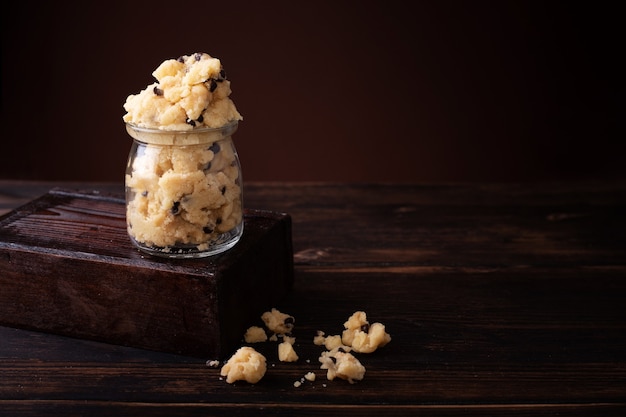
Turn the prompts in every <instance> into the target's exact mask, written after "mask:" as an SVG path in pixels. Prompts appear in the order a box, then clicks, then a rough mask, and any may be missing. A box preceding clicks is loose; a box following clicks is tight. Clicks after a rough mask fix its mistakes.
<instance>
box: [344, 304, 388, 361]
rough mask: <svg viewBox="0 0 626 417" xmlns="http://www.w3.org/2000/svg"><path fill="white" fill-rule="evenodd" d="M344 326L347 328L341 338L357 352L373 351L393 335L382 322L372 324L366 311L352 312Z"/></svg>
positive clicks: (383, 344)
mask: <svg viewBox="0 0 626 417" xmlns="http://www.w3.org/2000/svg"><path fill="white" fill-rule="evenodd" d="M343 326H344V327H345V330H344V331H343V333H342V335H341V340H342V342H343V344H344V345H346V346H350V347H352V349H353V350H354V351H355V352H361V353H372V352H374V351H375V350H376V349H378V348H379V347H383V346H385V345H386V344H387V343H389V342H390V341H391V336H390V335H389V334H388V333H387V332H386V331H385V325H384V324H382V323H373V324H371V325H370V323H369V321H367V315H366V314H365V312H364V311H357V312H355V313H354V314H352V316H350V317H349V318H348V320H347V321H346V322H345V323H344V325H343Z"/></svg>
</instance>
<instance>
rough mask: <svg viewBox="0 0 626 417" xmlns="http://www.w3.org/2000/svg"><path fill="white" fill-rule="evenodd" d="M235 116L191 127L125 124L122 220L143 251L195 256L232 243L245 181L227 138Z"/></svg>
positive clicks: (237, 232) (238, 224) (240, 216)
mask: <svg viewBox="0 0 626 417" xmlns="http://www.w3.org/2000/svg"><path fill="white" fill-rule="evenodd" d="M237 125H238V123H237V122H236V121H235V122H232V123H230V124H227V125H225V126H222V127H220V128H198V129H193V130H188V131H168V130H160V129H150V128H143V127H138V126H135V125H132V124H129V123H127V124H126V130H127V132H128V134H129V135H130V136H131V137H132V138H133V144H132V147H131V150H130V153H129V157H128V165H127V167H126V181H125V183H126V222H127V227H128V234H129V236H130V239H131V241H132V242H133V244H134V245H135V246H137V247H138V248H139V249H140V250H142V251H143V252H146V253H149V254H151V255H156V256H161V257H167V258H198V257H205V256H211V255H216V254H218V253H222V252H224V251H226V250H228V249H230V248H232V247H233V246H234V245H235V244H236V243H237V242H238V241H239V239H240V238H241V235H242V234H243V225H244V223H243V189H242V179H241V166H240V163H239V157H238V156H237V151H236V149H235V145H234V143H233V140H232V135H233V133H234V132H235V131H236V130H237Z"/></svg>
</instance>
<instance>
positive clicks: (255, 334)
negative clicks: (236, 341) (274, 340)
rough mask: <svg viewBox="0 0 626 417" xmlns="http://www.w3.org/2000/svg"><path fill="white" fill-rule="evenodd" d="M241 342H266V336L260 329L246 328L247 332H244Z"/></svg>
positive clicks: (254, 327)
mask: <svg viewBox="0 0 626 417" xmlns="http://www.w3.org/2000/svg"><path fill="white" fill-rule="evenodd" d="M243 340H245V341H246V343H260V342H265V341H266V340H267V334H266V333H265V330H264V329H263V328H262V327H259V326H251V327H248V330H246V333H245V334H244V335H243Z"/></svg>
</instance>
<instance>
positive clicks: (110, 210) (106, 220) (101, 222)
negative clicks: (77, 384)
mask: <svg viewBox="0 0 626 417" xmlns="http://www.w3.org/2000/svg"><path fill="white" fill-rule="evenodd" d="M244 223H245V232H244V234H243V236H242V237H241V240H240V241H239V242H238V244H237V245H236V246H235V247H234V248H232V249H231V250H229V251H227V252H225V253H222V254H220V255H218V256H214V257H210V258H208V259H186V260H171V259H170V260H164V259H162V258H158V257H152V256H147V255H143V254H142V253H140V252H139V251H138V250H137V249H136V248H135V247H134V246H133V245H132V244H131V242H130V239H129V238H128V233H127V231H126V219H125V205H124V199H123V198H119V197H115V196H110V195H104V194H103V193H100V192H79V191H73V190H64V189H58V188H56V189H53V190H51V191H50V192H48V193H46V194H45V195H43V196H42V197H39V198H37V199H35V200H32V201H30V202H29V203H27V204H26V205H22V206H20V207H19V208H18V209H16V210H14V211H12V212H10V213H8V214H6V215H4V216H1V217H0V288H2V292H0V325H5V326H11V327H17V328H23V329H29V330H39V331H46V332H50V333H55V334H60V335H64V336H72V337H78V338H86V339H91V340H98V341H103V342H108V343H114V344H121V345H124V346H133V347H140V348H144V349H150V350H157V351H161V352H168V353H177V354H184V355H192V356H200V357H202V356H204V357H214V358H216V359H223V358H224V357H225V356H226V355H230V354H231V353H232V351H233V349H235V348H237V347H238V345H239V342H240V339H241V335H242V334H243V333H244V332H245V330H246V328H247V327H248V326H249V322H250V320H251V319H253V318H257V317H258V316H259V315H261V314H262V313H263V312H264V311H267V310H268V309H270V308H271V307H273V306H274V304H276V303H277V302H278V301H280V300H281V299H282V298H284V297H285V296H286V295H287V294H288V293H289V291H290V290H291V288H292V285H293V254H292V247H291V219H290V218H289V216H288V215H286V214H284V213H276V212H272V211H268V210H250V209H246V210H245V213H244Z"/></svg>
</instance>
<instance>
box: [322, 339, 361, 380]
mask: <svg viewBox="0 0 626 417" xmlns="http://www.w3.org/2000/svg"><path fill="white" fill-rule="evenodd" d="M319 361H320V363H321V364H322V365H321V366H320V368H321V369H326V370H327V373H326V378H327V379H328V380H329V381H332V380H333V379H335V378H341V379H345V380H347V381H348V382H349V383H351V384H354V383H356V382H357V381H360V380H362V379H363V377H364V376H365V367H364V366H363V365H362V364H361V362H359V360H358V359H357V358H356V357H354V355H352V354H351V353H349V352H345V351H344V350H343V349H341V348H335V349H333V350H331V351H326V352H322V355H321V356H320V357H319Z"/></svg>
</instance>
